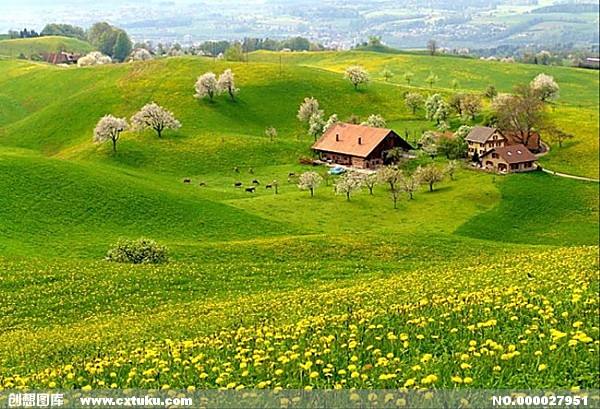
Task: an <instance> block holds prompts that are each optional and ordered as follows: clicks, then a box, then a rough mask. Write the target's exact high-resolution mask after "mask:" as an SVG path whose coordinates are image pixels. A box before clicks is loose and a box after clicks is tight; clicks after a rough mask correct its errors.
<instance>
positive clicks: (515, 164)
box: [510, 163, 519, 170]
mask: <svg viewBox="0 0 600 409" xmlns="http://www.w3.org/2000/svg"><path fill="white" fill-rule="evenodd" d="M510 169H511V170H517V169H519V164H518V163H511V165H510Z"/></svg>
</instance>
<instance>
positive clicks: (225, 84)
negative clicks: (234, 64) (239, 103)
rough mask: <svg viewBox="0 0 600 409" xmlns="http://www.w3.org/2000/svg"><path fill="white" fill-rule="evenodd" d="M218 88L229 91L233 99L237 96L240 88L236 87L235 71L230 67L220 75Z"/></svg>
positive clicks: (221, 90)
mask: <svg viewBox="0 0 600 409" xmlns="http://www.w3.org/2000/svg"><path fill="white" fill-rule="evenodd" d="M217 88H218V89H219V92H227V93H228V94H229V97H230V98H231V100H232V101H233V100H235V96H236V94H237V93H238V92H239V91H240V90H239V88H236V87H235V78H234V74H233V71H231V70H230V69H229V68H228V69H226V70H225V71H223V73H222V74H221V75H219V80H218V81H217Z"/></svg>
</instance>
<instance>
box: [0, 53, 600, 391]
mask: <svg viewBox="0 0 600 409" xmlns="http://www.w3.org/2000/svg"><path fill="white" fill-rule="evenodd" d="M5 42H6V41H2V42H0V50H2V48H1V47H2V44H3V43H5ZM0 54H2V52H0ZM280 57H281V63H280ZM355 63H358V64H361V65H363V66H365V67H366V68H367V69H368V70H370V71H371V72H372V73H373V77H374V81H372V83H370V84H369V85H368V86H367V87H365V88H364V89H361V90H360V91H358V92H357V91H354V89H353V87H352V86H351V85H350V84H349V83H347V82H346V81H345V80H344V79H343V77H342V74H341V72H342V71H343V69H344V68H345V67H346V66H347V65H350V64H355ZM384 67H388V68H389V69H391V70H392V71H394V72H395V74H396V75H395V76H394V78H393V79H392V81H391V82H389V83H387V82H385V81H383V79H381V78H379V72H380V71H381V70H382V69H383V68H384ZM227 68H231V69H232V70H233V71H234V73H235V75H236V80H237V86H238V87H239V88H240V93H239V95H238V97H237V99H236V101H231V100H229V99H228V98H226V97H225V96H219V97H217V98H216V99H215V101H214V102H212V103H211V102H208V101H205V100H197V99H195V98H194V97H193V94H194V82H195V80H196V78H197V77H198V76H199V75H201V74H202V73H204V72H206V71H214V72H216V73H220V72H222V71H223V70H225V69H227ZM408 70H409V71H411V72H413V73H414V74H415V78H414V80H413V82H412V83H411V84H410V85H408V84H406V83H405V82H404V81H403V80H402V73H403V72H405V71H408ZM432 71H433V72H435V73H436V74H437V75H438V76H439V77H440V82H439V83H437V84H435V85H434V86H433V89H430V87H429V85H426V84H424V78H425V77H426V76H427V75H429V73H430V72H432ZM539 72H546V73H548V74H551V75H553V76H555V78H556V80H557V82H558V83H559V85H560V87H561V98H560V99H559V101H558V103H557V106H556V107H555V108H554V109H550V110H549V115H551V116H552V117H553V118H554V119H555V120H556V121H557V122H560V124H561V126H563V127H564V128H565V129H569V130H570V131H571V132H573V133H574V134H575V135H576V137H575V138H574V139H573V140H571V141H568V142H567V143H565V145H564V147H563V148H558V147H552V150H551V151H550V153H549V154H548V155H546V156H544V157H543V158H542V160H541V163H542V165H543V166H546V167H548V168H550V169H553V170H557V171H564V172H568V173H574V174H577V175H583V176H590V177H594V176H595V177H597V169H598V113H597V111H598V76H597V73H592V72H587V71H582V70H577V69H569V68H554V67H538V66H525V65H519V64H510V65H509V64H500V63H491V62H482V61H477V60H469V59H458V58H449V57H441V58H436V57H428V56H422V55H409V54H382V53H371V52H345V53H298V54H295V53H294V54H293V53H282V54H281V55H280V54H276V53H265V52H260V53H254V54H251V55H250V60H249V62H237V63H233V62H226V61H213V60H212V59H206V58H199V57H198V58H195V57H182V58H169V59H160V60H154V61H150V62H144V63H133V64H121V65H111V66H101V67H89V68H76V67H72V68H68V69H65V68H58V67H54V66H50V65H47V64H41V63H33V62H28V61H21V60H2V61H0V297H1V299H2V302H1V303H0V328H2V331H0V389H2V388H7V389H10V388H15V387H22V388H25V387H50V388H53V387H62V388H86V389H89V388H94V389H95V388H109V387H113V388H116V387H119V388H125V387H138V386H139V387H147V388H163V387H165V385H166V387H168V388H179V389H182V388H188V387H190V386H193V387H198V388H215V387H222V388H238V387H240V385H241V386H243V387H269V388H273V387H284V388H285V387H326V388H333V387H363V388H384V387H385V388H389V387H392V388H394V387H402V386H406V387H408V388H412V387H422V388H427V387H469V386H474V387H477V386H479V387H548V386H550V387H569V388H572V387H575V388H577V387H581V388H589V387H598V383H597V375H598V373H597V349H598V327H599V326H600V325H599V324H600V323H599V322H598V314H597V313H598V303H597V297H595V294H596V295H597V288H598V280H597V274H595V273H594V271H595V272H596V273H597V259H596V258H595V257H594V254H596V253H597V249H598V247H597V246H598V228H599V226H598V184H597V183H592V182H582V181H577V180H570V179H563V178H558V177H554V176H551V175H548V174H544V173H541V172H539V173H538V172H535V173H531V174H522V175H508V176H494V175H491V174H487V173H482V172H477V171H473V170H471V169H469V168H468V166H467V165H466V164H465V165H464V166H462V167H461V169H459V170H458V171H457V173H456V175H455V177H454V180H451V179H450V178H446V179H445V180H444V181H443V182H441V183H439V184H437V185H436V189H435V190H434V191H433V192H428V191H427V189H426V188H425V187H423V188H422V189H420V190H419V191H418V192H417V193H416V194H415V198H414V200H409V199H408V197H402V199H401V200H400V202H399V204H398V209H396V210H394V209H393V206H392V201H391V198H390V194H389V192H388V191H387V189H386V188H385V186H382V185H379V186H377V187H376V188H375V190H374V192H373V193H374V194H373V195H370V194H369V192H368V191H366V190H362V191H359V192H356V193H355V194H353V196H352V198H351V200H350V201H346V199H345V197H343V196H339V195H335V194H334V191H333V183H334V182H335V179H333V178H332V179H331V180H329V181H328V182H327V183H323V184H322V185H321V186H320V187H319V188H318V189H317V190H316V194H315V197H313V198H311V197H310V195H309V193H308V192H306V191H301V190H299V189H298V187H297V186H296V183H297V182H296V181H295V180H294V179H293V178H291V179H290V178H289V177H288V175H289V174H290V173H295V174H299V173H301V172H303V171H306V170H316V171H319V172H325V169H323V168H321V167H318V168H313V167H310V166H305V165H301V164H300V163H299V158H300V157H301V156H306V155H310V154H311V152H310V146H311V144H312V142H313V139H312V137H310V136H307V135H306V130H305V129H304V127H303V125H302V124H301V123H299V121H298V120H297V119H296V112H297V109H298V105H299V104H300V102H301V101H302V100H303V98H304V97H307V96H314V97H315V98H317V99H318V100H319V102H320V104H321V107H322V108H323V109H324V110H325V112H326V114H327V115H329V114H332V113H337V114H338V115H339V116H340V118H342V119H343V118H346V117H348V116H350V115H351V114H355V115H359V116H361V117H366V116H368V115H369V114H373V113H378V114H381V115H382V116H383V117H384V118H386V120H387V121H388V124H389V125H390V126H391V127H392V128H394V129H397V130H398V132H399V133H400V134H404V133H405V132H408V134H409V139H411V138H413V137H414V136H415V135H418V134H420V133H421V131H423V130H428V129H433V124H432V123H430V122H428V121H426V120H425V119H424V114H423V113H422V112H418V113H417V115H412V113H411V112H410V111H409V110H408V109H407V108H406V107H405V106H404V103H403V97H402V95H403V92H405V91H407V90H413V89H416V90H419V91H421V92H423V93H425V94H426V93H429V92H434V91H439V92H442V93H444V94H449V93H451V92H452V89H451V85H450V84H451V80H452V79H454V78H456V79H458V80H459V82H460V88H461V89H464V90H468V91H471V92H482V91H483V89H484V88H485V87H486V86H487V85H488V84H495V85H496V86H497V87H498V89H499V90H500V91H503V92H508V91H509V90H510V89H511V88H512V86H513V85H515V84H517V83H519V82H528V81H530V80H531V79H532V78H533V77H534V76H535V75H536V74H538V73H539ZM150 101H155V102H157V103H158V104H160V105H162V106H164V107H166V108H168V109H169V110H171V111H173V113H174V114H175V116H176V117H177V118H178V119H179V120H180V121H181V123H182V127H181V129H179V130H178V131H167V132H166V133H165V134H164V137H163V138H161V139H158V138H157V137H156V135H155V134H154V133H151V132H132V131H128V132H125V133H123V135H122V139H121V140H120V141H119V144H118V152H117V153H116V154H113V153H112V151H111V147H110V146H109V145H108V144H104V145H95V144H93V143H92V131H93V129H94V126H95V124H96V123H97V122H98V120H99V118H100V117H102V116H103V115H105V114H108V113H111V114H113V115H115V116H119V117H127V118H129V117H130V116H131V115H132V114H134V113H135V112H136V111H137V110H138V109H139V108H140V107H142V106H143V105H144V104H146V103H148V102H150ZM454 122H457V121H453V125H458V124H457V123H454ZM269 126H273V127H275V128H276V129H277V131H278V136H277V137H276V138H275V140H273V141H271V140H270V139H269V138H268V137H267V136H265V128H267V127H269ZM419 161H421V162H422V163H426V162H428V160H427V159H419ZM435 161H436V162H439V164H440V165H443V164H444V162H445V161H444V160H443V159H441V158H438V159H436V160H435ZM234 168H238V170H239V171H237V172H236V171H234ZM184 178H190V179H191V183H189V184H184V183H183V179H184ZM253 179H258V180H259V181H260V183H261V184H260V185H259V186H258V188H257V192H256V193H254V194H252V193H246V192H245V191H244V189H239V188H235V187H234V183H235V182H238V181H240V182H242V183H243V184H244V186H247V185H250V184H251V181H252V180H253ZM273 180H277V181H278V184H279V189H278V193H277V194H275V192H274V191H273V190H272V189H271V190H270V189H266V188H265V187H264V185H265V184H268V183H271V182H272V181H273ZM142 236H143V237H149V238H152V239H154V240H157V241H158V242H159V243H161V244H164V245H166V246H167V247H168V248H169V250H170V258H171V261H170V262H169V263H168V264H165V265H160V266H150V265H136V266H132V265H127V264H118V263H110V262H107V261H105V260H104V256H105V254H106V251H107V249H108V248H109V246H110V245H111V244H113V243H114V242H116V241H117V240H118V239H119V238H130V239H135V238H139V237H142ZM594 299H596V301H594ZM424 300H430V301H431V302H426V301H424ZM550 308H553V309H554V310H553V311H550ZM512 317H516V318H512ZM431 320H433V321H431ZM425 322H430V323H431V325H427V324H425ZM371 325H372V326H373V327H372V328H371ZM307 326H308V327H310V328H311V330H307V329H306V328H307ZM262 328H264V331H263V329H262ZM390 333H391V334H392V335H389V334H390ZM285 334H289V336H288V335H285ZM542 334H544V335H542ZM560 334H564V335H560ZM539 335H541V336H539ZM440 337H442V338H443V339H444V342H443V344H440V343H439V342H438V341H436V340H437V339H440ZM265 340H267V341H268V342H269V343H270V344H265V342H266V341H265ZM469 340H472V341H473V342H474V344H468V342H469ZM524 340H525V341H526V342H523V341H524ZM236 345H237V346H240V348H243V349H244V350H245V349H248V350H252V351H254V352H253V353H251V354H248V355H246V354H245V353H244V354H240V353H239V350H237V351H236ZM269 345H271V346H272V348H273V349H272V350H271V349H269ZM439 345H442V346H440V347H438V346H439ZM376 350H377V351H379V352H378V353H377V354H376V353H375V351H376ZM295 351H298V352H295ZM490 351H495V352H493V353H490ZM515 351H517V352H519V353H518V354H515V353H514V352H515ZM538 351H539V353H538ZM296 354H298V355H300V356H299V357H295V355H296ZM390 354H391V355H390ZM465 354H466V355H467V358H464V362H465V363H468V365H459V364H458V363H457V362H459V363H460V360H461V359H463V358H460V359H459V360H458V361H457V358H456V356H462V355H465ZM281 356H284V357H285V358H281ZM354 356H356V358H354ZM144 357H152V358H156V359H146V358H144ZM257 357H258V358H257ZM278 357H279V358H278ZM380 358H385V360H382V359H380ZM567 360H570V361H569V362H570V365H574V364H575V365H576V364H580V365H579V366H577V368H578V369H577V370H576V371H573V370H570V369H569V367H568V365H566V362H567ZM308 361H310V362H311V363H310V365H309V364H308ZM417 367H419V368H417ZM497 367H499V368H500V369H497ZM165 368H167V370H165ZM540 368H541V369H540ZM571 368H573V366H571ZM594 368H596V369H594ZM100 369H101V370H100ZM354 373H356V375H354ZM392 375H393V376H392ZM458 378H460V382H459V381H458V380H457V379H458Z"/></svg>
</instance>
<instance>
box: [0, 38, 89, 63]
mask: <svg viewBox="0 0 600 409" xmlns="http://www.w3.org/2000/svg"><path fill="white" fill-rule="evenodd" d="M92 50H93V47H92V46H91V45H90V44H89V43H87V42H86V41H81V40H78V39H76V38H67V37H59V36H50V37H39V38H17V39H1V38H0V58H2V57H4V58H7V57H8V58H18V57H19V56H20V55H21V54H22V55H24V56H25V57H27V58H30V57H31V56H33V55H36V54H39V53H42V52H57V51H68V52H72V53H88V52H90V51H92Z"/></svg>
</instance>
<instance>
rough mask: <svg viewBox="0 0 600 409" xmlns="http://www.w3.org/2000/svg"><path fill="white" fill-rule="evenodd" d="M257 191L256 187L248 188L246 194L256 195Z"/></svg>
mask: <svg viewBox="0 0 600 409" xmlns="http://www.w3.org/2000/svg"><path fill="white" fill-rule="evenodd" d="M255 190H256V188H255V187H254V186H252V187H247V188H246V192H249V193H254V191H255Z"/></svg>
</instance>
